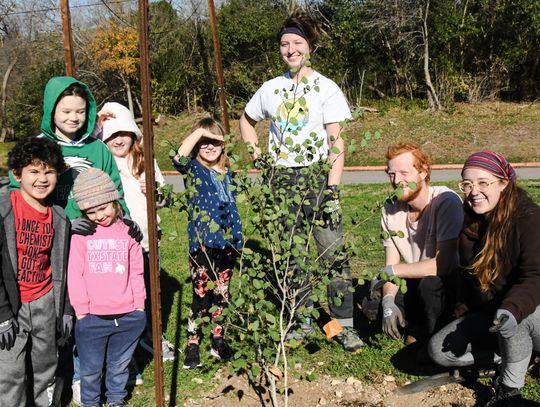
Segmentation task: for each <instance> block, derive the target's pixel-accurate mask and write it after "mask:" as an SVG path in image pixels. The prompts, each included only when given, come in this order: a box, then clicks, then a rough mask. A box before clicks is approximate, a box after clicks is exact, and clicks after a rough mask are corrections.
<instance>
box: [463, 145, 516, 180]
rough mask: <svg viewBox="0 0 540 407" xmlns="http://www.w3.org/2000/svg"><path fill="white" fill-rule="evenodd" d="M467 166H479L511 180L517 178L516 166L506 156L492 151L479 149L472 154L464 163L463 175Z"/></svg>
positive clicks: (499, 176)
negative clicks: (513, 166)
mask: <svg viewBox="0 0 540 407" xmlns="http://www.w3.org/2000/svg"><path fill="white" fill-rule="evenodd" d="M467 168H479V169H481V170H484V171H487V172H489V173H490V174H493V175H495V176H496V177H498V178H503V179H509V180H511V181H514V180H515V179H516V178H517V176H516V172H515V171H514V168H512V166H511V165H510V163H509V162H508V161H506V158H504V157H503V156H502V155H500V154H497V153H494V152H492V151H479V152H478V153H473V154H471V155H470V156H469V158H467V160H466V161H465V164H463V169H462V170H461V175H463V171H465V170H466V169H467Z"/></svg>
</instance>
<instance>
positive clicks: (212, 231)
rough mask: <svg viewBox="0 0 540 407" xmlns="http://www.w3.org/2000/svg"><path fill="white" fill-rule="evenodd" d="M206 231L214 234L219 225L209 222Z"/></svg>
mask: <svg viewBox="0 0 540 407" xmlns="http://www.w3.org/2000/svg"><path fill="white" fill-rule="evenodd" d="M208 229H210V232H211V233H216V232H217V231H218V230H219V225H218V224H217V223H216V222H214V221H211V222H210V224H209V225H208Z"/></svg>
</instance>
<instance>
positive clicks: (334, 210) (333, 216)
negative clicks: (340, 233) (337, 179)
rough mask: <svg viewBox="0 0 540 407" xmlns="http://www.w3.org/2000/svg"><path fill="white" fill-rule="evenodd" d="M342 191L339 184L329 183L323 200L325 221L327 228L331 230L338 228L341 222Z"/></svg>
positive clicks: (322, 206)
mask: <svg viewBox="0 0 540 407" xmlns="http://www.w3.org/2000/svg"><path fill="white" fill-rule="evenodd" d="M340 195H341V194H340V192H339V188H338V186H337V185H328V188H327V189H326V191H324V196H323V199H322V202H321V209H322V211H323V215H322V217H323V221H324V224H325V226H326V227H327V228H330V230H336V228H337V227H338V226H339V225H340V224H341V218H342V213H341V205H340V203H339V200H340Z"/></svg>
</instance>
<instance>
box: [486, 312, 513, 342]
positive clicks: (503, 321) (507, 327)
mask: <svg viewBox="0 0 540 407" xmlns="http://www.w3.org/2000/svg"><path fill="white" fill-rule="evenodd" d="M517 326H518V323H517V321H516V317H514V315H513V314H512V313H511V312H510V311H507V310H505V309H500V308H499V309H498V310H497V311H496V312H495V319H494V320H493V326H492V327H491V328H489V332H492V333H494V332H499V333H500V334H501V336H502V337H503V338H505V339H508V338H511V337H512V336H514V335H515V334H516V332H517Z"/></svg>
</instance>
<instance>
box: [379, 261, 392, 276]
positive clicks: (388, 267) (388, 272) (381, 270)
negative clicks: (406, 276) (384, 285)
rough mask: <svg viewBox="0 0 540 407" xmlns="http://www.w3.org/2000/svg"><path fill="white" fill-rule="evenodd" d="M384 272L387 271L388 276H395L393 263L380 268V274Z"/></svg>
mask: <svg viewBox="0 0 540 407" xmlns="http://www.w3.org/2000/svg"><path fill="white" fill-rule="evenodd" d="M382 273H386V275H387V276H388V277H394V276H395V275H396V273H395V272H394V267H393V266H392V265H390V264H389V265H387V266H384V267H383V268H382V269H380V270H379V275H380V274H382Z"/></svg>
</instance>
